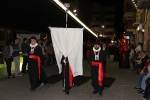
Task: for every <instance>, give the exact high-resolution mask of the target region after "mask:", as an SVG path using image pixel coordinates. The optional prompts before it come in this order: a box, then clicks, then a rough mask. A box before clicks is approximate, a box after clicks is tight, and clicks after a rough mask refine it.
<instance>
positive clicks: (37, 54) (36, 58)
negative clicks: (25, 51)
mask: <svg viewBox="0 0 150 100" xmlns="http://www.w3.org/2000/svg"><path fill="white" fill-rule="evenodd" d="M43 60H44V56H43V54H42V48H41V47H40V46H38V44H37V43H36V38H35V37H31V44H30V54H29V60H28V71H29V80H30V84H31V90H35V89H36V88H37V87H38V86H39V85H43V83H45V84H46V83H48V80H47V76H46V74H45V72H44V69H43V67H41V66H42V62H43Z"/></svg>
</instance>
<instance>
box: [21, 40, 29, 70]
mask: <svg viewBox="0 0 150 100" xmlns="http://www.w3.org/2000/svg"><path fill="white" fill-rule="evenodd" d="M27 43H28V39H27V38H24V39H23V43H22V44H21V49H22V56H23V64H22V71H21V73H26V66H27V63H28V57H29V54H28V53H29V46H28V44H27Z"/></svg>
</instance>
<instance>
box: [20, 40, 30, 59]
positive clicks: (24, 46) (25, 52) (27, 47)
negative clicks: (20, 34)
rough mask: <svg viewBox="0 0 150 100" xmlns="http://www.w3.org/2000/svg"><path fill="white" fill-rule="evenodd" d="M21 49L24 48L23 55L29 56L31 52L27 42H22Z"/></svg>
mask: <svg viewBox="0 0 150 100" xmlns="http://www.w3.org/2000/svg"><path fill="white" fill-rule="evenodd" d="M21 49H22V55H23V56H28V53H29V46H28V44H27V43H24V42H23V43H22V44H21Z"/></svg>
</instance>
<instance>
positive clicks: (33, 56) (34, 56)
mask: <svg viewBox="0 0 150 100" xmlns="http://www.w3.org/2000/svg"><path fill="white" fill-rule="evenodd" d="M29 58H31V59H36V60H37V62H38V79H39V80H40V67H41V59H40V57H39V56H36V55H30V56H29Z"/></svg>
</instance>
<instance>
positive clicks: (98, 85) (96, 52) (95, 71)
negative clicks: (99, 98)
mask: <svg viewBox="0 0 150 100" xmlns="http://www.w3.org/2000/svg"><path fill="white" fill-rule="evenodd" d="M89 61H90V65H91V78H92V86H93V88H94V91H93V94H96V93H99V95H102V91H103V79H104V72H103V66H104V64H105V62H106V53H105V51H104V50H101V47H100V44H99V42H95V43H94V47H93V49H92V50H91V52H90V57H89Z"/></svg>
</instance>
